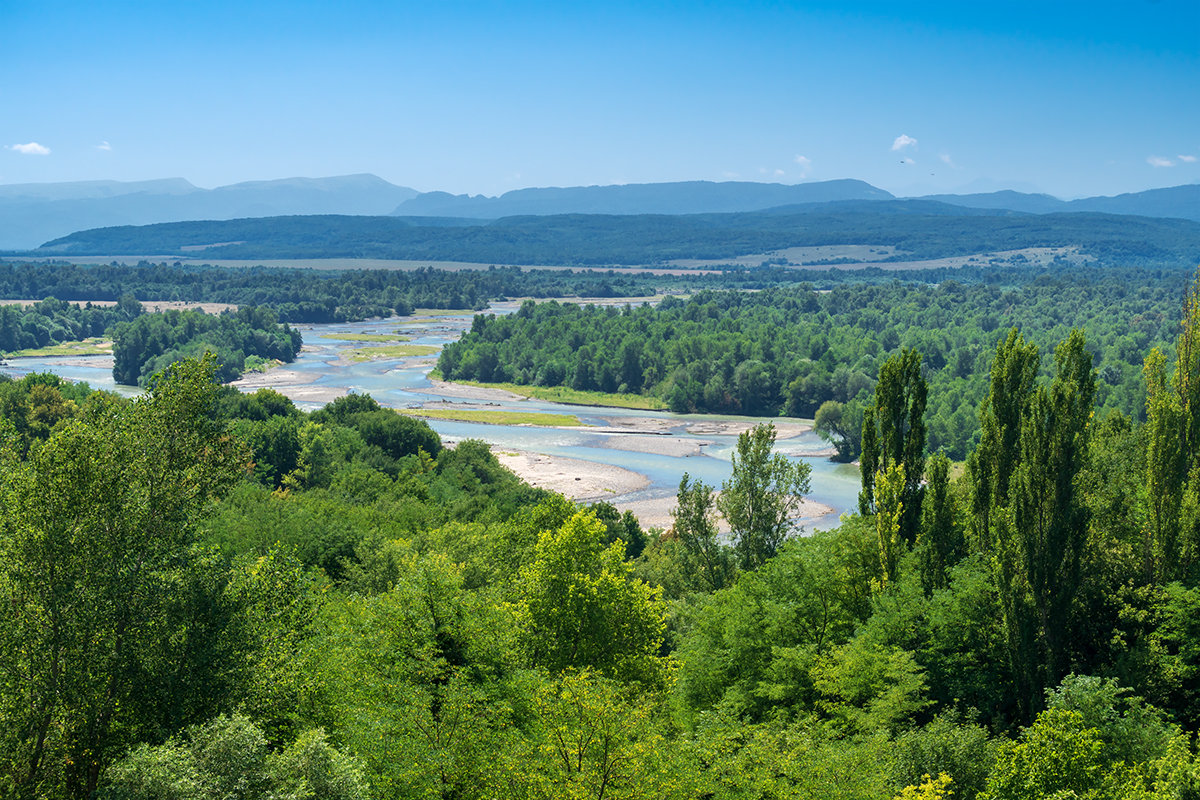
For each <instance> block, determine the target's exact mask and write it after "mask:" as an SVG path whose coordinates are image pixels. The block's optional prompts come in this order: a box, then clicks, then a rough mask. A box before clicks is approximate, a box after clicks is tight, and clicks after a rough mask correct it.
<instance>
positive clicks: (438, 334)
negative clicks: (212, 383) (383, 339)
mask: <svg viewBox="0 0 1200 800" xmlns="http://www.w3.org/2000/svg"><path fill="white" fill-rule="evenodd" d="M517 307H518V304H517V303H515V302H500V303H494V304H493V305H492V307H491V308H490V309H489V313H496V314H504V313H511V312H512V311H514V310H515V309H516V308H517ZM473 316H474V315H473V313H471V312H462V313H455V312H445V313H438V314H436V315H433V316H413V317H397V318H392V319H387V320H369V321H366V322H354V323H338V324H327V325H301V326H297V327H299V329H300V331H301V333H302V335H303V337H304V349H303V351H302V352H301V353H300V355H299V356H298V357H297V358H296V361H295V362H294V363H292V364H286V365H284V366H283V367H282V368H280V370H278V373H279V374H278V379H275V377H274V375H273V373H268V375H267V376H266V377H265V380H264V379H263V378H259V379H258V382H259V383H266V384H268V385H272V386H273V388H276V389H277V390H278V391H280V392H282V393H284V394H287V395H288V396H290V397H292V399H293V400H295V401H296V403H297V405H298V406H300V407H302V408H306V409H310V410H311V409H314V408H318V407H320V406H321V405H323V404H324V403H325V402H328V400H330V399H332V398H333V397H337V396H341V395H343V394H346V393H347V392H359V393H367V394H370V395H371V396H372V397H374V398H375V399H376V400H377V401H378V402H379V403H380V404H381V405H384V406H388V407H391V408H419V407H422V406H425V407H428V406H429V405H430V404H431V403H437V404H438V405H439V406H445V407H448V408H453V407H455V405H460V406H467V407H471V408H479V407H481V406H486V407H487V408H489V409H494V410H501V411H524V412H546V413H555V414H570V415H573V416H576V417H578V418H579V420H580V422H581V423H582V425H581V426H580V427H561V428H560V427H553V428H551V427H533V426H528V425H491V424H482V423H473V422H458V421H451V420H442V419H430V420H428V421H429V424H430V425H431V426H432V427H433V429H434V430H436V431H437V432H438V434H439V435H441V437H442V438H443V440H445V441H447V442H457V441H461V440H463V439H481V440H483V441H485V442H487V443H488V444H490V445H491V446H492V448H493V449H494V450H495V451H497V452H503V451H521V452H524V453H533V454H542V455H544V456H549V457H551V458H555V457H557V458H569V459H576V460H579V461H584V462H591V463H595V464H597V465H607V466H609V467H619V468H623V469H625V470H630V471H632V472H635V473H638V474H639V475H642V476H645V480H644V481H641V483H642V484H643V485H642V486H640V488H636V489H634V490H632V491H624V492H623V493H622V492H620V491H617V490H611V489H610V490H608V491H607V492H606V493H605V494H604V495H603V497H602V499H604V500H606V501H608V502H610V503H612V504H613V505H615V506H617V507H618V508H630V509H632V510H634V512H635V513H636V514H638V515H639V517H642V516H643V515H645V518H643V524H664V523H663V521H662V520H663V517H664V509H667V508H669V506H670V505H671V502H670V501H671V500H672V499H673V498H674V496H675V492H676V489H677V488H678V485H679V479H680V477H681V476H682V474H683V473H684V472H687V473H689V474H691V475H692V476H693V477H695V478H698V479H700V480H703V481H704V482H705V483H708V484H710V485H713V486H716V487H719V486H720V485H721V482H722V481H724V480H726V479H728V478H729V475H730V472H731V462H730V456H731V453H732V452H733V450H734V448H735V445H736V440H737V436H736V433H734V432H731V430H730V429H736V427H737V426H738V423H746V422H751V423H754V422H762V421H763V420H762V419H752V418H746V417H725V416H713V415H687V414H671V413H668V412H663V411H642V410H629V409H615V408H592V407H586V406H573V405H563V404H559V403H551V402H546V401H541V400H534V399H524V398H516V397H513V396H511V395H508V396H505V395H503V394H501V393H495V394H494V396H487V397H486V398H484V399H482V400H481V399H480V398H478V397H477V398H473V399H472V398H464V397H462V396H461V395H460V394H458V393H453V392H449V391H444V390H440V389H439V388H438V386H437V384H435V382H433V381H431V380H430V378H429V371H430V369H432V367H433V364H434V362H435V360H436V355H433V356H419V357H406V358H384V359H375V360H369V361H353V360H351V359H350V358H349V357H348V355H349V351H351V350H354V349H361V348H363V347H365V346H370V344H369V343H367V342H362V341H350V340H346V339H344V338H339V337H344V336H346V335H354V334H395V333H397V331H400V332H402V333H403V334H404V335H405V336H407V337H410V341H409V342H408V343H409V344H413V345H428V346H433V347H437V348H441V347H442V346H443V345H445V344H447V343H448V342H452V341H455V340H457V339H458V337H459V336H461V335H462V333H463V331H464V330H466V329H467V328H469V327H470V324H471V320H472V318H473ZM0 370H3V371H4V372H6V373H8V374H10V375H12V376H14V377H19V376H21V375H25V374H28V373H31V372H53V373H56V374H58V375H61V376H62V377H64V378H66V379H69V380H72V381H87V382H88V383H89V384H91V385H92V386H93V387H95V388H100V389H109V390H115V391H118V392H121V393H122V394H136V393H137V390H136V389H132V388H130V387H121V386H117V385H115V383H114V382H113V378H112V359H111V357H105V356H92V357H74V358H14V359H10V360H9V361H8V363H7V365H6V366H4V367H0ZM452 404H453V405H452ZM788 422H789V423H791V425H790V427H791V428H792V430H793V431H798V430H800V428H799V426H798V425H796V424H795V423H797V422H800V421H797V420H789V421H788ZM725 423H728V425H726V424H725ZM647 426H649V428H648V427H647ZM697 426H700V427H699V431H698V432H697ZM651 431H652V432H651ZM630 437H633V438H635V439H637V440H640V441H639V442H636V443H635V442H632V441H630ZM667 439H674V440H676V441H673V442H667V441H666V440H667ZM659 443H661V446H660V444H659ZM634 444H636V445H637V446H633V445H634ZM668 445H669V446H668ZM826 448H827V445H826V444H825V442H823V441H822V440H821V439H820V438H819V437H817V436H816V434H814V433H812V432H811V430H807V431H805V432H801V433H799V434H798V435H793V436H791V437H790V438H786V439H784V438H781V439H780V440H779V441H778V442H777V443H776V450H777V451H778V452H781V453H784V454H785V455H787V456H788V457H789V458H798V459H801V460H803V461H805V462H806V463H808V464H809V466H810V467H811V469H812V479H811V492H810V494H809V495H808V499H809V500H811V501H813V502H814V508H817V509H819V511H818V512H817V513H816V514H815V515H811V516H810V518H808V519H805V521H804V524H805V528H807V529H809V530H816V529H824V528H829V527H832V526H834V525H836V524H837V523H838V519H839V517H840V516H841V514H842V513H844V512H846V511H849V510H851V509H853V508H855V507H856V505H857V497H858V490H859V476H858V469H857V468H856V467H854V466H851V465H846V464H835V463H833V462H831V461H830V460H829V459H828V458H827V457H826V455H824V453H825V452H826ZM599 469H601V467H598V470H599ZM596 499H600V498H596ZM822 507H824V508H822ZM649 509H655V511H656V513H650V512H649ZM668 521H669V520H668Z"/></svg>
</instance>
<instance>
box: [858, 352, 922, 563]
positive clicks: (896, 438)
mask: <svg viewBox="0 0 1200 800" xmlns="http://www.w3.org/2000/svg"><path fill="white" fill-rule="evenodd" d="M925 398H926V386H925V378H924V377H923V376H922V375H921V354H920V353H918V352H917V351H916V350H909V349H905V350H904V351H902V352H901V353H900V354H899V355H894V356H892V357H891V358H889V359H888V360H887V361H885V362H883V366H881V367H880V368H879V383H877V384H875V402H874V403H872V404H871V405H870V406H869V407H868V408H867V409H866V410H865V411H864V412H863V435H862V460H861V462H860V463H861V467H860V470H861V473H862V481H863V488H862V492H861V493H860V494H859V496H858V507H859V511H860V513H862V514H871V513H874V511H875V476H876V475H878V474H881V473H886V472H887V471H888V469H889V468H891V467H893V466H896V465H899V466H903V467H904V489H903V491H902V493H901V496H900V501H901V504H902V505H903V507H904V510H903V512H902V514H901V517H900V538H901V539H902V540H903V541H904V542H905V543H906V544H908V545H910V546H911V545H912V544H913V542H915V541H916V538H917V529H918V528H919V527H920V522H921V497H922V495H923V494H924V488H923V487H922V486H921V478H922V477H923V476H924V474H925V420H924V416H925Z"/></svg>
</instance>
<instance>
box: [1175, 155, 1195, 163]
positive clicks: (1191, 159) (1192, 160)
mask: <svg viewBox="0 0 1200 800" xmlns="http://www.w3.org/2000/svg"><path fill="white" fill-rule="evenodd" d="M1175 157H1176V158H1178V159H1179V160H1180V161H1182V162H1183V163H1185V164H1193V163H1195V161H1196V157H1195V156H1175Z"/></svg>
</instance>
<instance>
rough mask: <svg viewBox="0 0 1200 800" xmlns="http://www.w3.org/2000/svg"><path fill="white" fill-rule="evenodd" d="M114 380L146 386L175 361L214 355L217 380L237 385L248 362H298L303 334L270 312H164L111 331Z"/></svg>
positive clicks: (121, 324)
mask: <svg viewBox="0 0 1200 800" xmlns="http://www.w3.org/2000/svg"><path fill="white" fill-rule="evenodd" d="M112 337H113V359H114V363H113V378H114V379H115V380H116V382H117V383H121V384H127V385H130V386H145V385H146V384H147V383H148V382H149V380H150V378H151V376H153V375H154V374H155V373H157V372H160V371H162V370H163V369H165V368H167V367H168V366H170V365H171V364H173V363H175V362H176V361H182V360H183V359H186V358H199V357H200V356H202V355H203V354H204V353H205V352H212V353H214V354H215V355H216V364H217V377H218V379H219V380H221V381H222V382H229V381H234V380H237V379H238V378H240V377H241V375H242V371H243V369H245V366H246V360H247V359H248V358H250V357H256V358H259V359H263V360H267V361H270V360H279V361H294V360H295V358H296V354H297V353H299V352H300V345H301V339H300V331H297V330H295V329H293V328H291V327H290V326H289V325H288V324H287V323H286V322H285V323H282V324H279V323H278V322H276V318H275V314H274V312H273V311H271V310H270V309H266V308H255V307H253V306H245V307H243V308H240V309H238V310H237V311H224V312H222V313H220V314H215V315H214V314H205V313H204V312H203V311H191V310H186V311H175V310H171V311H164V312H161V313H158V314H143V315H141V316H138V317H136V318H135V319H133V320H132V321H130V322H120V323H118V324H117V325H116V326H114V327H113V329H112Z"/></svg>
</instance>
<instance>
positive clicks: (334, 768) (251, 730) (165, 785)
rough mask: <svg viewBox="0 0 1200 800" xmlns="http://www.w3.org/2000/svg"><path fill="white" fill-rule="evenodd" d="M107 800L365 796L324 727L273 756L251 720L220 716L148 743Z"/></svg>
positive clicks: (107, 791)
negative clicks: (155, 743)
mask: <svg viewBox="0 0 1200 800" xmlns="http://www.w3.org/2000/svg"><path fill="white" fill-rule="evenodd" d="M100 797H102V798H104V800H207V798H213V797H221V798H238V799H239V800H260V799H261V800H268V798H285V797H286V798H294V800H318V798H320V800H367V798H368V797H370V794H369V792H368V787H367V783H366V781H365V780H364V779H363V775H362V769H361V767H360V766H359V765H358V763H357V762H356V761H355V760H354V759H353V758H352V757H349V756H347V755H345V754H344V753H340V752H338V751H337V750H336V749H335V748H334V747H333V746H331V745H330V744H329V742H328V741H327V740H326V738H325V733H324V732H323V731H321V730H310V731H306V732H305V733H304V734H303V735H302V736H301V737H300V738H299V739H297V740H296V741H295V742H294V743H293V744H292V745H291V746H289V747H288V748H287V749H285V750H283V751H281V752H279V753H270V752H269V751H268V749H267V743H266V740H265V739H264V738H263V734H262V731H261V730H259V729H258V727H257V726H255V724H254V723H253V722H252V721H251V720H250V719H249V718H247V717H245V716H241V715H234V716H232V717H217V718H215V719H213V720H212V721H211V722H208V723H206V724H204V725H201V726H195V727H192V728H189V729H188V730H187V731H186V732H185V733H184V734H183V735H180V736H178V737H174V738H172V739H171V740H170V741H168V742H167V743H166V744H162V745H159V746H157V747H151V746H148V745H142V746H141V747H139V748H138V749H136V750H134V751H133V752H132V753H130V754H129V755H128V756H127V757H125V758H124V759H122V760H121V761H119V762H117V763H116V764H114V765H113V766H112V768H111V769H110V770H109V771H108V774H107V785H106V786H105V787H104V788H103V789H102V790H101V792H100Z"/></svg>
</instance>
